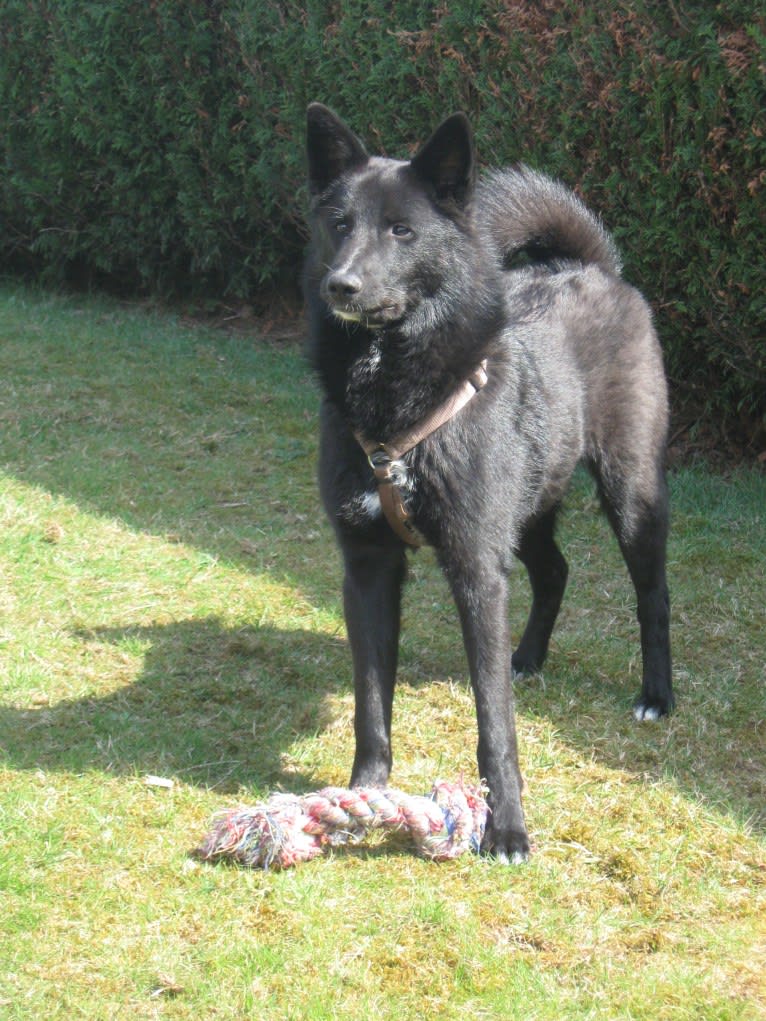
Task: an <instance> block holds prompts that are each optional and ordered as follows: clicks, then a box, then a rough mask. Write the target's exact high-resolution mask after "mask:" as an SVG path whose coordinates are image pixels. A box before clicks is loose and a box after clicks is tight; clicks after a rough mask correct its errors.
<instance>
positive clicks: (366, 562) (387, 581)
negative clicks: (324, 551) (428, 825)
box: [343, 542, 405, 787]
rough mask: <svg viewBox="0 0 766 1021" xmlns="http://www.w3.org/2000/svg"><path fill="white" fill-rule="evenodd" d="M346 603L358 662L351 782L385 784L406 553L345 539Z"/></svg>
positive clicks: (353, 652)
mask: <svg viewBox="0 0 766 1021" xmlns="http://www.w3.org/2000/svg"><path fill="white" fill-rule="evenodd" d="M343 553H344V562H345V578H344V582H343V603H344V612H345V617H346V629H347V631H348V639H349V643H350V645H351V655H352V659H353V665H354V696H355V703H356V706H355V713H354V735H355V737H356V753H355V755H354V768H353V771H352V773H351V786H352V787H353V786H382V785H383V784H385V783H386V781H387V780H388V775H389V773H390V772H391V762H392V756H391V705H392V702H393V697H394V684H395V681H396V664H397V658H398V649H399V621H400V612H401V588H402V582H403V580H404V573H405V555H404V549H403V547H402V545H401V543H398V542H397V544H396V545H386V546H384V547H378V546H373V545H371V544H366V543H365V544H362V543H356V542H354V543H351V542H346V543H344V548H343Z"/></svg>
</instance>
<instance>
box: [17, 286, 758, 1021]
mask: <svg viewBox="0 0 766 1021" xmlns="http://www.w3.org/2000/svg"><path fill="white" fill-rule="evenodd" d="M0 368H1V370H2V371H0V520H1V521H2V528H1V529H0V778H1V780H2V784H1V786H0V905H1V906H2V911H1V912H0V975H2V976H3V979H2V981H1V982H0V1018H2V1019H3V1021H5V1019H14V1021H15V1019H34V1021H37V1019H42V1018H44V1019H46V1021H50V1019H66V1021H72V1019H78V1018H82V1019H87V1021H94V1019H96V1021H100V1019H105V1021H107V1019H108V1021H122V1019H126V1021H136V1019H141V1021H143V1019H151V1018H163V1019H165V1018H167V1019H190V1021H191V1019H194V1021H199V1019H205V1021H207V1019H219V1018H220V1019H224V1018H226V1019H229V1018H230V1019H242V1018H246V1017H257V1018H264V1019H280V1021H281V1019H293V1018H294V1019H299V1018H300V1019H303V1018H306V1019H355V1021H357V1019H367V1018H371V1019H375V1021H388V1019H391V1021H402V1019H410V1018H413V1019H414V1018H438V1019H442V1018H443V1019H451V1018H470V1019H481V1018H487V1019H494V1018H519V1019H525V1021H536V1019H549V1021H564V1019H566V1021H569V1019H604V1021H616V1019H623V1018H624V1019H647V1021H657V1019H670V1018H672V1019H682V1018H689V1019H691V1018H695V1019H720V1021H724V1019H731V1021H735V1019H736V1021H742V1019H745V1021H747V1019H755V1018H764V1017H766V978H765V977H764V976H766V850H765V849H764V834H765V832H766V684H764V680H765V678H764V673H765V670H766V667H765V664H766V627H764V604H765V603H766V578H765V574H766V477H765V476H764V475H763V474H759V473H757V472H755V471H753V472H749V471H744V470H743V471H741V472H738V473H736V474H734V475H731V476H728V477H725V478H724V477H720V476H716V475H712V474H710V473H708V472H707V471H705V470H703V469H702V468H687V469H683V470H679V471H677V472H676V473H674V475H673V476H672V479H671V487H672V499H673V535H672V540H671V545H670V578H671V593H672V597H673V607H674V626H673V639H674V656H675V671H676V686H677V693H678V701H679V709H678V711H677V712H676V713H675V714H674V715H673V716H672V717H671V718H670V719H669V720H665V721H662V722H660V723H658V724H647V725H644V726H637V725H636V724H635V723H634V722H633V720H632V717H631V714H630V707H631V704H632V700H633V698H634V696H635V695H636V693H637V691H638V687H639V672H640V662H639V654H638V641H637V629H636V624H635V614H634V605H633V595H632V592H631V589H630V586H629V583H628V580H627V577H626V574H625V570H624V568H623V566H622V563H621V561H620V558H619V553H618V552H617V549H616V544H615V542H614V540H613V539H612V537H611V535H610V533H609V531H608V528H607V526H606V524H605V522H604V520H603V518H601V517H600V516H599V515H598V513H597V512H596V502H595V499H594V496H593V493H592V490H591V487H590V485H589V483H588V481H587V479H585V478H584V477H578V478H577V480H576V482H575V485H574V488H573V493H572V499H571V501H570V509H569V511H568V513H567V514H566V515H565V517H564V520H563V523H562V530H561V535H562V544H563V546H564V548H565V551H566V553H567V556H568V558H569V560H570V565H571V574H570V589H569V592H568V596H567V599H566V601H565V606H564V609H563V611H562V615H561V620H560V623H559V627H558V629H557V631H556V633H555V635H554V641H553V644H552V649H551V655H550V658H549V661H548V664H547V667H546V671H545V674H544V675H543V676H540V677H538V678H534V679H532V680H528V681H525V682H523V683H521V684H520V685H518V689H517V702H518V712H519V729H520V743H521V755H522V768H523V771H524V774H525V778H526V783H527V793H526V809H527V818H528V824H529V827H530V832H531V834H532V838H533V841H534V844H535V855H534V857H533V859H532V861H531V862H530V863H529V865H527V866H525V867H522V868H508V867H502V866H499V865H497V864H496V863H493V862H491V861H487V860H484V859H481V858H477V857H474V856H469V857H467V858H461V859H460V860H459V861H457V862H455V863H451V864H443V865H435V864H431V863H428V862H425V861H421V860H419V859H417V858H415V857H414V856H413V855H412V854H411V853H409V851H408V849H407V847H406V845H405V844H403V843H402V842H401V841H398V840H396V839H393V840H392V839H391V838H388V839H381V840H378V841H377V842H374V843H372V844H370V845H367V846H363V847H358V848H351V849H339V850H336V851H334V852H333V853H331V854H329V855H327V856H325V857H323V858H321V859H319V860H317V861H315V862H312V863H310V864H308V865H304V866H302V867H299V868H297V869H295V870H291V871H286V872H282V873H277V872H270V873H266V874H264V873H260V872H248V871H246V870H242V869H237V868H231V867H225V866H211V865H206V864H202V863H200V862H198V861H197V860H195V859H194V858H193V857H191V856H190V854H189V851H190V849H191V848H193V847H194V845H195V844H196V843H197V842H198V841H199V840H200V839H201V837H202V836H203V835H204V833H205V830H206V828H207V825H208V822H209V820H210V817H211V816H212V814H213V813H215V812H216V811H219V810H221V809H225V808H227V807H230V806H232V805H235V804H238V803H248V802H252V801H254V800H256V799H258V798H261V797H263V796H265V795H266V794H267V793H268V792H269V791H270V790H273V789H284V790H290V791H295V792H298V793H300V792H305V791H308V790H313V789H316V788H318V787H321V786H324V785H326V784H328V783H341V784H342V783H345V782H346V780H347V778H348V772H349V769H350V764H351V758H352V709H353V705H352V695H351V688H350V663H349V655H348V650H347V648H346V643H345V636H344V628H343V621H342V615H341V609H340V601H339V583H340V571H339V564H338V558H337V555H336V552H335V549H334V545H333V541H332V538H331V534H330V530H329V528H328V526H327V525H326V524H325V522H324V520H323V518H322V516H321V514H320V512H319V506H318V497H317V493H316V488H315V482H314V474H315V457H316V440H315V432H316V420H317V403H318V399H317V393H316V390H315V388H314V384H313V381H312V379H311V375H310V373H309V371H308V369H307V368H306V366H305V365H304V363H303V361H302V357H301V352H300V351H299V350H298V349H297V347H295V346H293V345H289V344H282V345H279V344H269V343H265V342H258V341H257V340H256V339H254V338H253V337H242V336H228V335H225V334H223V333H220V332H213V331H211V330H206V329H202V328H199V327H190V326H185V325H183V324H181V323H178V322H177V321H175V320H174V319H172V318H170V317H169V316H165V315H155V314H152V313H150V312H147V311H145V310H141V309H135V308H126V307H124V306H120V305H118V304H116V303H110V302H108V301H106V300H90V299H85V298H61V297H57V296H50V295H45V294H40V293H38V292H34V291H30V290H27V289H24V288H22V287H20V286H16V285H14V284H8V283H6V284H3V285H0ZM512 592H513V599H512V606H511V614H512V622H513V629H514V633H515V634H516V635H518V634H519V631H520V628H521V626H522V624H523V620H524V618H525V614H526V610H527V607H528V600H529V596H528V592H527V586H526V581H525V578H524V577H523V572H521V571H518V572H517V573H516V575H515V577H514V580H513V588H512ZM394 728H395V734H394V753H395V756H396V761H395V765H394V774H393V776H392V783H393V784H394V785H395V786H397V787H401V788H402V789H404V790H408V791H411V792H413V793H421V792H424V791H425V790H427V789H428V788H429V787H430V784H431V781H432V780H433V779H434V778H436V777H437V776H444V777H445V778H448V779H450V778H454V777H456V776H458V775H459V774H460V773H461V772H462V773H464V774H465V776H466V778H467V779H469V780H471V781H473V780H475V779H476V776H475V772H476V767H475V761H474V747H475V743H476V732H475V721H474V715H473V706H472V699H471V693H470V689H469V687H468V680H467V672H466V666H465V659H464V655H463V651H462V646H461V642H460V637H459V633H458V626H457V621H456V614H455V612H454V610H453V607H452V605H451V601H450V598H449V595H448V592H447V589H446V586H445V584H444V582H443V581H442V579H441V578H440V576H439V572H438V570H437V568H436V566H435V562H434V559H433V556H432V555H431V554H430V553H429V552H428V551H424V552H422V553H419V554H418V555H417V556H415V557H414V558H413V560H412V572H411V578H410V582H409V584H408V588H407V593H406V598H405V625H404V637H403V645H402V657H401V671H400V687H399V689H398V692H397V700H396V706H395V722H394ZM148 776H157V777H162V778H165V779H167V780H169V781H171V782H172V783H171V785H168V786H156V785H154V784H152V783H147V777H148Z"/></svg>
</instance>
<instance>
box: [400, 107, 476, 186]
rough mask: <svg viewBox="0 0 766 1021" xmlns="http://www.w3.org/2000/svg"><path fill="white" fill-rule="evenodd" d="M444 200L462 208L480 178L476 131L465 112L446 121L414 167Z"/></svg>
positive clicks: (412, 164) (412, 165)
mask: <svg viewBox="0 0 766 1021" xmlns="http://www.w3.org/2000/svg"><path fill="white" fill-rule="evenodd" d="M410 166H411V167H412V169H413V170H414V171H415V173H416V174H417V175H418V177H420V178H421V179H422V180H424V181H426V182H428V183H429V184H430V185H431V186H432V187H433V189H434V191H435V193H436V198H437V199H439V200H440V201H449V200H452V201H454V202H456V203H457V204H458V205H459V206H462V205H464V204H465V203H466V202H467V200H468V199H469V198H470V195H471V192H472V190H473V185H474V180H475V178H476V160H475V156H474V146H473V131H472V130H471V123H470V121H469V120H468V118H467V117H466V115H465V114H464V113H455V114H453V115H452V116H451V117H448V118H447V120H446V121H443V122H442V123H441V124H440V125H439V127H438V128H437V129H436V131H434V133H433V135H431V137H430V138H429V139H428V141H427V142H426V144H425V145H424V146H423V148H422V149H421V150H420V152H419V153H418V154H417V156H415V158H414V159H413V160H412V163H411V164H410Z"/></svg>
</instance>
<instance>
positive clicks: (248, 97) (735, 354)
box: [0, 0, 766, 430]
mask: <svg viewBox="0 0 766 1021" xmlns="http://www.w3.org/2000/svg"><path fill="white" fill-rule="evenodd" d="M765 76H766V18H765V17H764V14H763V8H762V4H761V3H760V0H726V2H722V3H709V4H703V3H700V2H699V0H674V2H673V3H667V2H665V0H632V2H629V0H538V2H536V3H530V2H525V0H442V2H441V3H437V4H436V5H433V6H427V5H424V4H422V3H418V2H415V0H365V2H362V0H330V2H327V3H322V4H320V3H318V2H315V0H308V2H305V0H304V2H303V3H297V2H291V0H228V2H227V0H207V2H203V0H104V2H100V3H96V2H89V3H82V2H75V0H55V2H54V0H38V2H30V0H4V3H3V11H2V16H1V17H0V161H1V164H0V165H1V166H2V173H1V174H0V227H1V228H2V229H0V264H2V265H3V266H4V267H5V268H6V269H11V270H14V271H18V270H23V271H31V272H35V273H38V272H40V271H43V272H44V273H46V274H47V275H48V276H49V277H54V278H57V279H67V278H72V277H75V278H78V279H80V280H83V279H84V280H88V281H95V282H99V281H109V282H110V283H112V284H114V283H117V284H118V285H119V286H121V287H123V288H124V289H127V290H130V291H137V290H143V291H148V292H153V293H157V292H159V293H163V294H165V295H168V294H181V293H195V294H197V295H210V296H217V297H224V296H229V297H230V298H231V299H232V300H234V299H235V298H237V299H243V298H247V299H248V300H253V296H254V295H256V294H259V293H260V294H262V293H264V292H265V291H266V290H268V289H269V288H272V287H274V286H277V285H278V284H280V283H282V282H284V280H286V279H288V280H292V281H294V280H295V279H296V278H297V275H298V267H299V264H300V260H301V252H302V248H303V244H304V241H305V237H304V228H303V208H304V198H305V193H304V187H303V177H304V164H303V125H304V109H305V106H306V103H307V102H308V101H309V100H311V99H320V100H322V101H324V102H327V103H329V104H330V105H331V106H333V107H334V108H335V109H337V110H338V112H339V113H341V114H342V115H343V116H345V117H346V118H347V119H348V120H349V121H350V122H351V123H352V124H353V125H354V127H355V128H356V129H357V130H358V131H359V132H360V133H361V134H362V135H363V136H364V137H365V138H366V140H367V141H368V143H369V145H370V148H371V149H373V150H375V151H382V152H385V153H388V154H390V155H398V156H401V155H406V154H407V153H408V152H409V151H411V150H410V149H409V148H408V146H410V145H411V144H412V143H414V142H415V141H417V140H422V139H423V138H425V136H426V135H427V134H428V132H429V131H430V130H431V128H432V127H433V126H434V124H435V123H436V122H437V121H438V120H439V119H440V118H441V117H442V116H443V115H445V114H446V113H448V112H452V111H453V110H456V109H463V110H465V111H466V112H467V113H468V114H469V115H470V116H471V117H472V119H473V122H474V124H475V127H476V130H477V139H478V144H479V149H480V154H481V157H482V159H483V160H484V162H485V163H487V164H501V163H508V162H513V161H516V160H519V159H523V160H525V161H526V162H527V163H530V164H531V165H533V166H535V167H537V168H539V169H542V170H545V171H546V172H549V173H552V174H554V175H556V176H559V177H561V178H562V179H563V180H564V181H565V182H567V183H568V184H570V185H572V186H574V187H576V188H577V190H578V191H579V192H580V193H581V194H582V195H583V196H584V197H585V198H586V200H587V201H588V202H589V203H590V204H591V205H593V206H594V207H595V208H596V209H598V210H599V211H600V212H601V213H602V215H603V216H604V219H605V221H606V222H607V224H608V225H609V226H610V228H611V229H612V230H613V231H614V233H615V235H616V237H617V239H618V241H619V243H620V246H621V248H622V251H623V253H624V256H625V263H626V276H627V277H628V278H629V279H630V280H631V281H632V282H634V283H635V284H637V285H638V286H639V287H641V288H642V289H643V290H644V292H645V293H646V294H647V296H648V297H649V299H650V300H651V302H652V304H653V306H654V308H655V310H656V313H657V319H658V325H659V329H660V333H661V335H662V338H663V342H664V344H665V349H666V353H667V360H668V365H669V369H670V373H671V377H672V378H673V379H674V380H675V381H676V382H677V383H682V384H683V385H684V388H685V390H686V392H687V393H689V392H694V393H697V394H698V396H699V397H700V398H701V400H702V401H703V402H704V406H705V408H706V409H707V410H708V411H712V412H716V413H719V414H721V413H725V414H726V415H727V416H728V417H729V418H730V419H731V418H733V417H737V416H743V417H745V418H747V420H748V421H749V422H750V424H751V428H753V429H756V430H757V429H758V428H761V429H762V428H763V427H764V421H765V418H764V416H766V336H765V332H766V331H765V330H764V322H765V321H766V299H765V298H764V290H765V288H764V265H765V263H766V258H765V257H766V241H765V236H766V226H765V223H764V200H765V198H766V123H765V121H764V110H765V109H766V86H765V84H764V83H765ZM759 423H760V424H759Z"/></svg>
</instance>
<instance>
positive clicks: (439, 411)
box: [355, 358, 487, 546]
mask: <svg viewBox="0 0 766 1021" xmlns="http://www.w3.org/2000/svg"><path fill="white" fill-rule="evenodd" d="M486 384H487V360H486V358H485V359H484V361H483V362H482V363H481V364H480V365H479V366H478V368H477V369H476V370H475V371H474V372H472V373H471V375H470V376H469V377H468V379H466V380H465V381H464V382H463V383H461V385H460V386H459V387H458V388H457V390H456V391H455V392H454V393H453V394H451V395H450V396H449V397H448V398H447V400H446V401H444V402H443V403H442V404H440V405H439V406H438V407H437V408H434V410H433V411H432V412H431V414H430V415H426V417H425V418H424V419H423V420H422V422H419V423H418V424H417V425H416V426H414V427H413V428H412V429H410V430H408V431H407V432H404V433H400V434H399V435H398V436H395V437H394V438H393V440H389V442H388V443H375V442H374V441H370V440H367V439H365V437H364V436H362V435H360V434H359V433H355V436H356V439H357V442H358V443H359V444H360V446H361V447H362V449H363V450H364V452H365V454H366V455H367V460H368V461H369V462H370V467H371V468H372V470H373V472H374V474H375V479H376V481H377V483H378V495H379V496H380V506H381V509H382V511H383V513H384V514H385V517H386V520H387V521H388V523H389V525H390V526H391V528H393V530H394V531H395V532H396V534H397V535H398V536H399V538H400V539H403V540H404V541H405V542H406V543H408V544H409V545H410V546H423V545H425V539H424V538H423V536H422V535H421V534H420V532H418V530H417V529H416V528H415V526H414V525H413V523H412V521H411V519H410V514H409V511H408V510H407V506H406V504H405V502H404V496H403V494H402V484H403V481H404V479H405V477H406V474H407V471H408V469H407V466H406V465H405V464H403V463H402V460H401V459H402V457H404V455H405V454H407V453H409V451H410V450H412V449H413V448H414V447H416V446H417V445H418V443H420V442H421V441H422V440H424V439H426V437H428V436H430V435H431V434H432V433H435V432H436V430H437V429H440V428H441V427H442V426H443V425H444V424H445V422H449V420H450V419H451V418H452V417H453V416H454V415H456V414H457V413H458V411H460V409H461V408H463V407H465V405H466V404H467V403H468V402H469V401H470V400H471V399H472V398H473V397H475V396H476V394H477V393H478V392H479V390H481V389H482V388H483V387H484V386H486Z"/></svg>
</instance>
